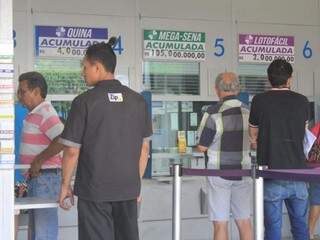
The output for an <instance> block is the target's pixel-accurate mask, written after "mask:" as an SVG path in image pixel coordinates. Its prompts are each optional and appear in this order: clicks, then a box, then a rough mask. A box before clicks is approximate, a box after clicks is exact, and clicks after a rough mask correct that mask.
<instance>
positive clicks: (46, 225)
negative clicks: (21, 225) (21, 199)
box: [28, 172, 61, 240]
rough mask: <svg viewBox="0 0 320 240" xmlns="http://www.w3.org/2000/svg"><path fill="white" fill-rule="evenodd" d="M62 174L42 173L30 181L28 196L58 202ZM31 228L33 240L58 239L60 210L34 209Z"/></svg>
mask: <svg viewBox="0 0 320 240" xmlns="http://www.w3.org/2000/svg"><path fill="white" fill-rule="evenodd" d="M60 184H61V174H60V172H59V173H53V172H50V173H45V172H44V173H42V174H41V175H40V176H38V177H35V178H31V180H30V181H29V189H28V196H29V197H38V198H47V199H56V200H58V196H59V192H60ZM29 228H30V230H31V233H32V234H31V235H32V238H31V239H32V240H57V239H58V209H57V208H43V209H33V210H31V211H30V215H29Z"/></svg>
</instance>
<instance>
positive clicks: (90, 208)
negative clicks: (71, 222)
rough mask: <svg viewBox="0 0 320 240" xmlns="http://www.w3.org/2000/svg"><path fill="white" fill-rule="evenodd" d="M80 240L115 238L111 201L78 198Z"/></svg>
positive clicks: (109, 239)
mask: <svg viewBox="0 0 320 240" xmlns="http://www.w3.org/2000/svg"><path fill="white" fill-rule="evenodd" d="M78 235H79V240H90V239H94V240H106V239H108V240H115V238H114V227H113V218H112V205H111V203H110V202H92V201H86V200H83V199H81V198H78Z"/></svg>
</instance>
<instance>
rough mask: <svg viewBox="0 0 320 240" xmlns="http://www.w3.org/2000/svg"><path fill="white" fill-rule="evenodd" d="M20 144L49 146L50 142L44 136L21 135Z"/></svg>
mask: <svg viewBox="0 0 320 240" xmlns="http://www.w3.org/2000/svg"><path fill="white" fill-rule="evenodd" d="M22 142H23V143H26V144H36V145H49V144H50V143H51V140H50V139H49V138H48V137H47V136H46V135H44V134H33V133H23V134H22Z"/></svg>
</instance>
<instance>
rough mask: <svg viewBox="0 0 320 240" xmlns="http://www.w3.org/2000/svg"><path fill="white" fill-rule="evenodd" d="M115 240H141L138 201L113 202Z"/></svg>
mask: <svg viewBox="0 0 320 240" xmlns="http://www.w3.org/2000/svg"><path fill="white" fill-rule="evenodd" d="M112 216H113V222H114V234H115V240H139V231H138V212H137V199H133V200H128V201H119V202H112Z"/></svg>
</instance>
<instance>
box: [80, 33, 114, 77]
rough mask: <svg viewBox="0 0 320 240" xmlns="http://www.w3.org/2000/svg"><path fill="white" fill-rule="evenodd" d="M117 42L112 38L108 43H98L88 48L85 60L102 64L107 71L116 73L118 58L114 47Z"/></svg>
mask: <svg viewBox="0 0 320 240" xmlns="http://www.w3.org/2000/svg"><path fill="white" fill-rule="evenodd" d="M116 42H117V39H116V38H115V37H111V38H110V39H109V41H108V43H104V42H102V43H97V44H93V45H91V46H90V47H88V48H87V51H86V55H85V59H86V60H88V61H89V62H95V61H97V62H99V63H101V64H102V65H103V66H104V68H105V69H106V71H108V72H111V73H114V71H115V69H116V65H117V57H116V55H115V53H114V51H113V49H112V47H113V46H114V45H115V43H116Z"/></svg>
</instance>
